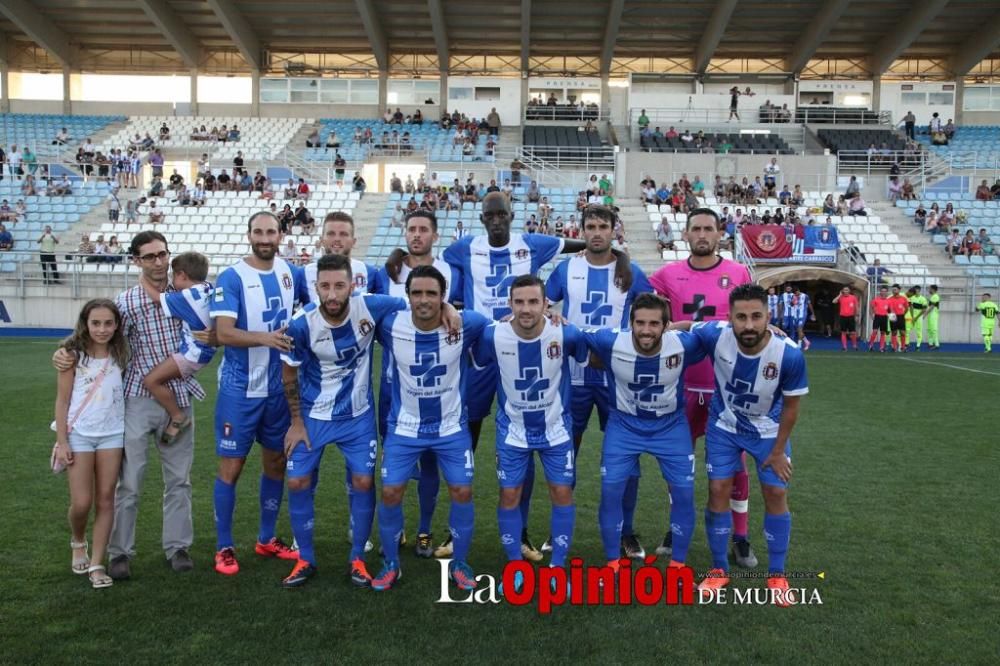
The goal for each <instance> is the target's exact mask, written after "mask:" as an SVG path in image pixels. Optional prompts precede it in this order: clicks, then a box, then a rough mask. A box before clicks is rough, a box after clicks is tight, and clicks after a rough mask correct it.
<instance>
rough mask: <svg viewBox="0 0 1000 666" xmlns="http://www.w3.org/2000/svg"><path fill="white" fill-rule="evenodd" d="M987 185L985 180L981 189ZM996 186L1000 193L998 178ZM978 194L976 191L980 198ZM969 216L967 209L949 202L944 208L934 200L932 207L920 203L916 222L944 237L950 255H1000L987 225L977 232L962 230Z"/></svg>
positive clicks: (946, 249) (946, 250) (932, 234)
mask: <svg viewBox="0 0 1000 666" xmlns="http://www.w3.org/2000/svg"><path fill="white" fill-rule="evenodd" d="M985 186H986V181H983V183H982V185H980V188H983V187H985ZM994 187H996V189H997V192H1000V181H997V183H996V185H995V186H994ZM978 194H979V193H978V192H977V198H978ZM967 219H968V216H967V214H966V213H965V211H962V210H959V211H956V210H955V206H954V204H953V203H952V202H950V201H949V202H947V203H946V204H945V206H944V208H943V209H942V208H941V207H940V206H939V205H938V204H937V202H934V203H932V204H931V205H930V207H929V208H924V206H923V204H920V205H918V206H917V209H916V210H915V211H914V213H913V223H914V224H916V225H917V226H918V227H920V229H921V231H924V232H925V233H928V234H930V235H931V236H932V237H933V236H937V235H939V234H941V235H943V236H944V239H945V240H944V251H945V253H946V254H947V255H948V256H949V257H951V258H954V257H956V256H964V257H986V256H990V255H994V254H998V253H997V248H996V247H995V246H994V245H993V240H992V239H991V238H990V235H989V233H987V231H986V228H985V227H981V228H980V229H979V232H978V233H976V232H975V231H974V230H973V229H966V230H965V233H964V234H963V233H962V230H961V229H960V228H959V227H961V226H963V225H964V224H965V223H966V221H967Z"/></svg>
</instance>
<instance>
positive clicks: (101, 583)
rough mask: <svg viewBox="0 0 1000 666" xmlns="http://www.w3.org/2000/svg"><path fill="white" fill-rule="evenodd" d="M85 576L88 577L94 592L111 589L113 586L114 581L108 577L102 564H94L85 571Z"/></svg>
mask: <svg viewBox="0 0 1000 666" xmlns="http://www.w3.org/2000/svg"><path fill="white" fill-rule="evenodd" d="M87 574H88V575H89V576H90V584H91V586H93V588H94V589H95V590H100V589H103V588H105V587H111V586H112V585H114V584H115V581H114V580H112V578H111V576H109V575H108V573H107V570H106V569H105V568H104V565H103V564H95V565H94V566H92V567H90V568H89V569H87ZM95 574H96V575H95Z"/></svg>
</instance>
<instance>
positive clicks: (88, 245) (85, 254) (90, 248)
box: [76, 234, 95, 263]
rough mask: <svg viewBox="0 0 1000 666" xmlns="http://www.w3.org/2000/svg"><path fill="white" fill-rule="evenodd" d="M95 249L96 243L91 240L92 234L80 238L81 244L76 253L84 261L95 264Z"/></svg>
mask: <svg viewBox="0 0 1000 666" xmlns="http://www.w3.org/2000/svg"><path fill="white" fill-rule="evenodd" d="M94 248H95V246H94V243H93V242H92V241H91V240H90V234H83V236H82V237H81V238H80V243H79V244H78V245H77V246H76V253H77V254H78V255H80V256H81V257H82V258H83V260H84V261H86V262H88V263H94V261H95V258H94Z"/></svg>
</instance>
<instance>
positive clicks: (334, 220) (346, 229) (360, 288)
mask: <svg viewBox="0 0 1000 666" xmlns="http://www.w3.org/2000/svg"><path fill="white" fill-rule="evenodd" d="M319 238H320V242H321V243H322V244H323V253H324V254H339V255H341V256H343V257H347V258H348V259H350V260H351V273H352V278H351V280H352V283H353V284H354V290H355V291H357V292H360V293H362V294H364V293H370V292H373V291H374V289H373V287H374V284H375V274H376V273H377V272H378V269H376V268H375V267H374V266H371V265H369V264H366V263H365V262H363V261H361V260H360V259H352V258H351V250H353V249H354V245H355V243H357V242H358V239H357V238H355V236H354V218H353V217H351V216H350V215H349V214H347V213H344V212H341V211H333V212H332V213H327V214H326V217H325V218H323V228H322V229H321V230H320V237H319ZM318 265H319V264H318V262H315V261H314V262H312V263H310V264H307V265H306V267H305V268H303V269H302V270H303V273H304V280H303V282H302V287H301V289H300V291H299V292H298V298H299V302H300V303H302V304H306V303H316V302H317V294H316V272H317V266H318Z"/></svg>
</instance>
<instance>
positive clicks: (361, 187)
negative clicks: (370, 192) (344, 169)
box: [351, 171, 368, 195]
mask: <svg viewBox="0 0 1000 666" xmlns="http://www.w3.org/2000/svg"><path fill="white" fill-rule="evenodd" d="M366 187H368V185H367V183H365V179H364V178H363V177H362V176H361V172H360V171H355V172H354V179H353V180H352V181H351V188H352V191H354V192H359V193H360V194H362V195H364V193H365V188H366Z"/></svg>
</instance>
